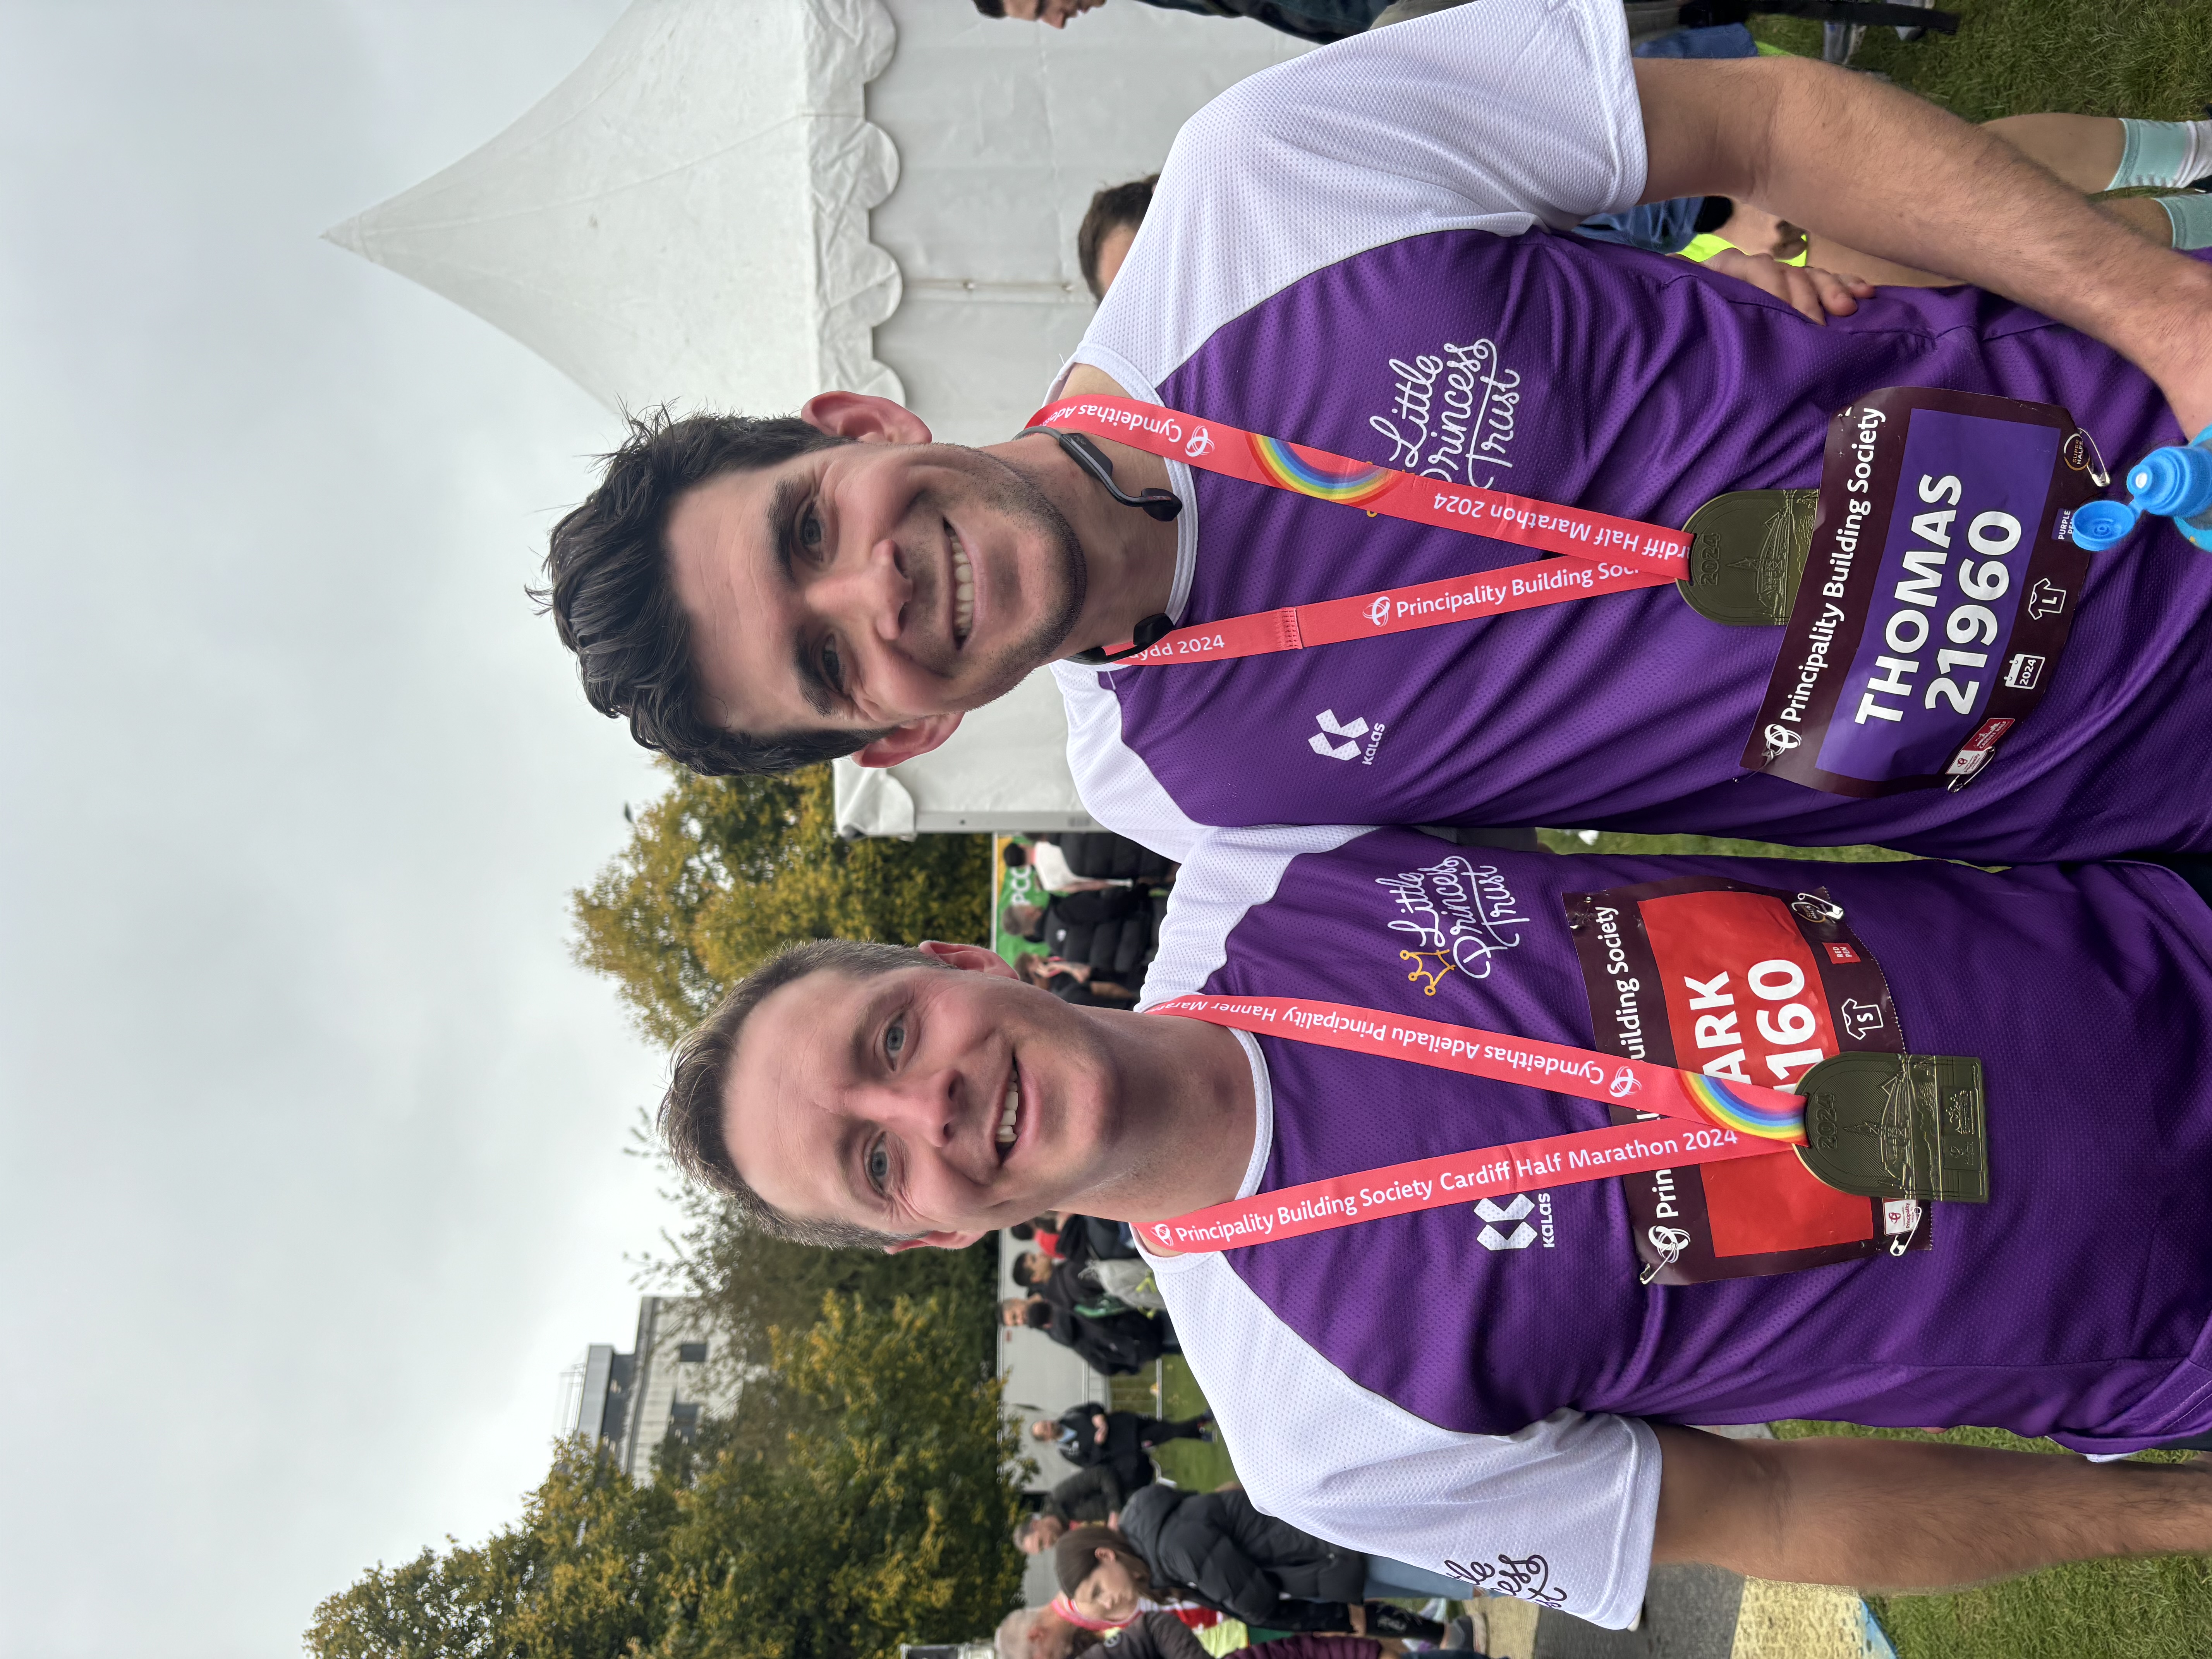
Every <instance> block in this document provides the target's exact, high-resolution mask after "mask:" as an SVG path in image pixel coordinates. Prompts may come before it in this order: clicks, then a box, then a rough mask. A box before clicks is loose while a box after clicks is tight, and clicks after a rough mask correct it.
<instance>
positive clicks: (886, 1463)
mask: <svg viewBox="0 0 2212 1659" xmlns="http://www.w3.org/2000/svg"><path fill="white" fill-rule="evenodd" d="M948 1312H949V1310H947V1309H946V1307H945V1304H943V1302H942V1301H941V1300H940V1299H939V1298H935V1297H933V1298H931V1299H930V1300H929V1301H927V1302H922V1303H915V1302H912V1301H908V1299H906V1298H904V1297H901V1298H900V1299H899V1300H898V1301H896V1302H895V1303H893V1304H891V1306H890V1309H889V1310H877V1309H872V1308H871V1307H870V1306H869V1304H867V1303H866V1302H865V1301H863V1300H861V1299H860V1298H858V1297H854V1298H852V1299H849V1300H847V1299H843V1298H838V1297H831V1298H829V1301H827V1302H826V1303H825V1304H824V1307H823V1317H822V1318H821V1319H820V1320H819V1321H818V1322H816V1323H814V1324H813V1325H812V1326H811V1327H810V1328H807V1329H805V1331H803V1332H799V1333H796V1334H793V1333H786V1332H782V1331H779V1332H778V1333H777V1335H776V1339H775V1353H776V1370H777V1371H778V1373H779V1374H780V1376H781V1377H782V1379H783V1380H784V1382H785V1383H786V1384H787V1386H788V1387H790V1388H791V1389H793V1390H794V1391H795V1392H797V1393H798V1394H799V1395H802V1396H804V1397H805V1398H806V1399H808V1400H809V1401H811V1402H812V1403H813V1404H814V1406H815V1407H817V1410H818V1411H819V1412H820V1413H821V1416H820V1419H819V1426H818V1427H817V1428H816V1429H815V1430H814V1431H811V1432H794V1433H793V1435H792V1437H791V1441H790V1445H789V1448H788V1454H787V1456H786V1458H785V1459H784V1460H783V1461H781V1462H780V1463H778V1462H770V1461H769V1460H768V1459H765V1458H758V1457H745V1456H742V1455H736V1454H733V1453H727V1452H726V1453H724V1454H723V1455H721V1456H720V1457H719V1458H718V1459H717V1460H716V1461H715V1462H714V1465H713V1467H711V1468H708V1469H706V1470H704V1471H702V1473H701V1474H699V1476H698V1478H697V1483H696V1485H695V1486H693V1487H692V1488H691V1490H690V1492H688V1493H687V1494H686V1495H685V1497H686V1500H687V1501H686V1502H685V1504H684V1520H683V1522H681V1523H680V1524H679V1525H678V1528H676V1530H675V1532H674V1533H673V1534H671V1536H670V1539H669V1554H670V1557H671V1563H672V1565H671V1576H670V1592H669V1595H670V1611H671V1618H670V1622H669V1625H668V1627H667V1631H666V1633H665V1636H664V1637H663V1638H662V1639H661V1641H660V1643H659V1645H658V1646H657V1647H656V1648H655V1649H654V1650H653V1651H654V1653H655V1655H656V1656H657V1659H859V1656H862V1655H867V1656H876V1655H881V1654H884V1653H887V1652H890V1650H892V1649H893V1648H895V1647H896V1645H897V1644H899V1643H901V1642H928V1641H950V1640H956V1639H958V1638H962V1637H967V1636H975V1635H981V1634H982V1633H984V1632H987V1631H989V1630H990V1629H991V1627H992V1626H994V1625H995V1624H996V1623H997V1622H998V1620H1000V1618H1002V1617H1003V1616H1004V1615H1005V1613H1006V1610H1007V1609H1008V1608H1009V1607H1012V1605H1013V1604H1014V1601H1015V1599H1016V1597H1017V1595H1018V1593H1019V1590H1020V1587H1021V1558H1020V1557H1019V1556H1018V1554H1017V1553H1015V1551H1014V1549H1013V1547H1012V1543H1011V1542H1010V1541H1009V1534H1010V1532H1011V1530H1012V1527H1013V1524H1014V1522H1015V1521H1016V1520H1017V1519H1018V1518H1019V1516H1020V1514H1021V1504H1020V1500H1019V1498H1018V1495H1017V1493H1016V1491H1015V1487H1014V1485H1013V1483H1012V1479H1011V1478H1010V1474H1009V1471H1010V1470H1011V1469H1012V1467H1013V1464H1014V1461H1015V1459H1016V1457H1017V1455H1018V1441H1017V1439H1016V1437H1015V1435H1014V1432H1013V1429H1012V1425H1011V1424H1009V1423H1008V1421H1007V1420H1006V1417H1005V1416H1004V1414H1003V1413H1001V1412H1000V1405H999V1389H998V1386H997V1384H996V1383H992V1382H987V1381H985V1380H983V1379H982V1378H981V1377H980V1376H979V1375H978V1372H977V1370H976V1368H975V1364H974V1357H973V1355H972V1354H971V1353H969V1352H967V1350H966V1346H965V1345H964V1343H963V1341H962V1340H961V1339H960V1335H959V1333H958V1331H957V1328H956V1326H955V1324H954V1322H952V1321H951V1320H950V1319H949V1318H948V1317H947V1314H948Z"/></svg>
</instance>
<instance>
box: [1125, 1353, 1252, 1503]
mask: <svg viewBox="0 0 2212 1659" xmlns="http://www.w3.org/2000/svg"><path fill="white" fill-rule="evenodd" d="M1165 1372H1166V1376H1165V1379H1164V1383H1165V1386H1164V1388H1163V1389H1162V1390H1161V1393H1162V1395H1163V1397H1164V1404H1163V1405H1162V1407H1160V1409H1159V1410H1158V1411H1157V1412H1156V1411H1154V1409H1153V1407H1152V1376H1151V1375H1150V1373H1147V1374H1146V1375H1145V1376H1117V1377H1115V1379H1114V1399H1113V1404H1114V1406H1115V1408H1116V1409H1117V1410H1121V1411H1131V1412H1142V1413H1145V1414H1146V1416H1148V1417H1152V1416H1159V1417H1166V1418H1170V1419H1175V1418H1183V1417H1196V1416H1197V1415H1199V1413H1201V1412H1203V1411H1204V1410H1205V1409H1206V1396H1205V1395H1202V1394H1200V1392H1199V1391H1198V1384H1197V1383H1194V1382H1192V1381H1191V1376H1190V1367H1189V1366H1188V1365H1187V1364H1184V1363H1183V1360H1182V1355H1180V1354H1170V1355H1169V1356H1168V1358H1167V1362H1166V1365H1165ZM1152 1461H1153V1462H1156V1463H1158V1465H1159V1466H1160V1470H1161V1472H1162V1473H1163V1474H1165V1475H1166V1476H1167V1478H1168V1479H1169V1480H1172V1481H1174V1482H1175V1483H1176V1485H1177V1486H1184V1487H1188V1489H1189V1490H1191V1491H1193V1492H1212V1490H1213V1489H1214V1488H1215V1487H1216V1486H1221V1485H1223V1484H1225V1482H1228V1481H1231V1480H1235V1479H1236V1478H1237V1467H1236V1465H1235V1464H1233V1463H1231V1462H1230V1461H1229V1449H1228V1448H1227V1447H1225V1446H1224V1445H1222V1444H1221V1443H1219V1442H1218V1441H1216V1442H1215V1443H1213V1444H1212V1445H1210V1446H1209V1445H1207V1444H1206V1443H1205V1442H1204V1441H1202V1440H1170V1442H1168V1443H1167V1444H1166V1445H1164V1446H1162V1447H1161V1448H1160V1449H1159V1450H1158V1451H1157V1452H1156V1453H1154V1454H1153V1456H1152Z"/></svg>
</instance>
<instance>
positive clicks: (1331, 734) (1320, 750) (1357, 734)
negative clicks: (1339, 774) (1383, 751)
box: [1306, 708, 1367, 760]
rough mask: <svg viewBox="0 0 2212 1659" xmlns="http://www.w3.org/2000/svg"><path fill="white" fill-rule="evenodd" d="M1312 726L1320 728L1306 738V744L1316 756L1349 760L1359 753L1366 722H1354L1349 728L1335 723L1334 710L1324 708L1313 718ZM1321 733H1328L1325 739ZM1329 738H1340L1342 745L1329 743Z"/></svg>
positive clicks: (1365, 733)
mask: <svg viewBox="0 0 2212 1659" xmlns="http://www.w3.org/2000/svg"><path fill="white" fill-rule="evenodd" d="M1314 724H1315V725H1316V726H1320V727H1321V731H1320V732H1314V733H1313V734H1312V735H1311V736H1310V737H1309V738H1307V739H1306V743H1307V744H1308V745H1309V746H1310V748H1311V749H1312V750H1313V751H1314V753H1315V754H1316V755H1327V756H1328V757H1329V758H1330V759H1332V760H1351V759H1352V758H1353V757H1355V756H1357V755H1358V753H1359V740H1360V738H1364V737H1365V736H1366V735H1367V722H1366V721H1365V720H1354V721H1352V724H1351V725H1349V726H1339V725H1338V724H1337V723H1336V710H1334V708H1324V709H1322V711H1321V713H1320V714H1316V715H1315V716H1314ZM1322 732H1326V733H1328V736H1327V737H1324V736H1323V735H1322ZM1329 738H1343V739H1344V741H1343V742H1342V743H1331V742H1330V741H1329V740H1328V739H1329Z"/></svg>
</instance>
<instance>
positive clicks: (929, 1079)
mask: <svg viewBox="0 0 2212 1659" xmlns="http://www.w3.org/2000/svg"><path fill="white" fill-rule="evenodd" d="M961 1097H962V1096H961V1088H960V1076H959V1073H957V1072H954V1071H951V1070H949V1069H948V1070H945V1071H940V1072H938V1073H934V1074H930V1075H924V1074H922V1073H908V1074H907V1075H906V1076H904V1077H902V1078H900V1079H898V1080H897V1081H896V1083H891V1084H887V1085H884V1087H883V1089H882V1091H881V1092H880V1093H879V1094H878V1096H877V1097H876V1102H875V1107H876V1110H875V1116H876V1119H877V1121H878V1122H879V1123H881V1124H882V1125H883V1127H885V1128H886V1129H890V1130H891V1131H893V1132H894V1133H897V1134H899V1135H901V1136H902V1137H904V1138H905V1139H908V1140H911V1141H914V1142H915V1143H916V1144H917V1145H920V1146H931V1147H934V1148H936V1149H937V1150H939V1151H940V1152H941V1151H943V1150H945V1148H946V1147H948V1146H951V1145H952V1142H953V1140H954V1138H955V1137H956V1136H957V1135H958V1133H959V1132H960V1115H961V1113H960V1103H961Z"/></svg>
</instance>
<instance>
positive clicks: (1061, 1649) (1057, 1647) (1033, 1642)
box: [992, 1607, 1075, 1659]
mask: <svg viewBox="0 0 2212 1659" xmlns="http://www.w3.org/2000/svg"><path fill="white" fill-rule="evenodd" d="M992 1641H993V1644H994V1646H996V1648H997V1649H998V1652H999V1659H1066V1654H1067V1653H1068V1652H1069V1651H1070V1650H1072V1649H1073V1647H1074V1645H1075V1626H1073V1625H1071V1624H1069V1623H1068V1622H1067V1620H1065V1619H1062V1618H1061V1617H1060V1615H1059V1614H1058V1613H1054V1611H1053V1610H1052V1609H1051V1608H1050V1607H1016V1608H1015V1609H1014V1610H1013V1611H1012V1613H1008V1614H1007V1615H1006V1617H1005V1618H1004V1619H1001V1620H1000V1621H999V1629H998V1632H997V1634H996V1635H995V1636H994V1637H993V1638H992Z"/></svg>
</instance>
